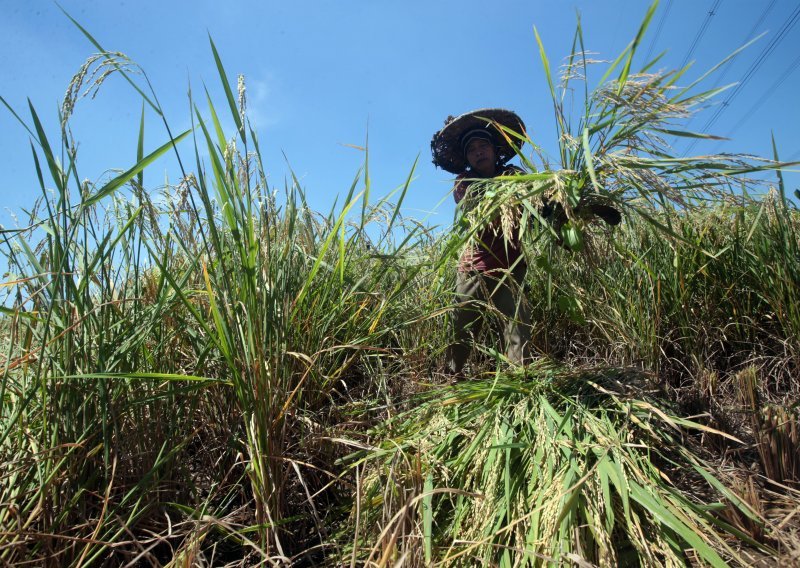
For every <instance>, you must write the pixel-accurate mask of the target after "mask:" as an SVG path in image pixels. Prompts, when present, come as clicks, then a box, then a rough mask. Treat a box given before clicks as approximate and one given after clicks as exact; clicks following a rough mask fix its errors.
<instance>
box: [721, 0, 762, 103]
mask: <svg viewBox="0 0 800 568" xmlns="http://www.w3.org/2000/svg"><path fill="white" fill-rule="evenodd" d="M776 1H777V0H772V2H770V3H769V4H768V5H767V7H766V8H764V10H762V11H761V15H760V16H759V17H758V20H757V21H756V23H755V24H753V27H752V28H750V31H749V32H748V33H747V35H746V36H745V38H744V41H743V42H742V44H745V43H747V42H748V41H750V40H751V39H753V38H754V37H755V35H756V32H757V31H758V30H759V28H760V27H761V24H763V23H764V19H765V18H766V17H767V14H769V13H770V11H771V10H772V8H773V7H774V6H775V2H776ZM731 63H733V59H731V60H730V61H728V62H727V63H726V64H725V65H723V67H722V69H721V72H720V74H719V75H718V76H717V80H716V81H714V84H713V85H712V86H711V88H712V89H716V88H717V87H719V85H720V83H722V80H723V79H724V78H725V75H727V74H728V71H729V70H730V66H731Z"/></svg>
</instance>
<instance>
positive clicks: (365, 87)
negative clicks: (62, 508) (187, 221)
mask: <svg viewBox="0 0 800 568" xmlns="http://www.w3.org/2000/svg"><path fill="white" fill-rule="evenodd" d="M61 5H62V6H63V7H64V9H65V10H67V11H68V12H69V13H70V14H71V15H72V16H73V17H74V18H75V19H76V20H78V21H79V22H80V23H81V24H82V25H83V26H84V27H86V28H87V29H88V30H89V31H90V32H91V33H92V34H93V35H94V36H95V37H96V38H97V39H98V41H100V43H101V44H103V46H104V47H105V48H106V49H108V50H115V51H121V52H123V53H125V54H126V55H128V56H129V57H130V58H131V59H133V60H134V61H135V62H137V63H138V64H139V65H141V66H142V68H144V69H145V71H146V72H147V74H148V76H149V78H150V80H151V81H152V83H153V85H154V87H155V90H156V92H157V94H158V96H159V98H160V100H161V103H162V105H163V107H164V109H165V111H166V116H167V119H168V120H169V122H170V124H171V125H172V127H173V129H174V130H175V131H178V130H181V129H183V128H186V127H188V125H189V120H190V115H189V106H188V98H187V92H188V90H189V87H190V86H191V88H192V91H193V93H194V95H195V97H196V98H197V99H201V95H202V93H203V85H204V84H205V85H206V86H208V88H209V91H210V92H211V96H212V98H213V99H214V101H215V102H216V104H217V105H218V106H219V107H220V109H222V108H224V106H223V105H224V104H225V102H224V98H223V96H222V91H221V89H220V86H219V80H218V77H217V73H216V70H215V67H214V61H213V57H212V55H211V50H210V48H209V43H208V34H211V35H212V36H213V38H214V41H215V42H216V44H217V47H218V49H219V51H220V54H221V56H222V58H223V61H224V63H225V66H226V69H227V72H228V74H229V77H230V78H231V80H232V81H235V77H236V75H237V74H239V73H241V74H244V76H245V78H246V81H247V89H248V91H247V92H248V100H249V107H250V118H251V120H252V121H253V125H254V127H255V129H256V131H257V132H258V135H259V139H260V142H261V147H262V150H263V152H264V158H265V161H266V167H267V169H268V171H269V174H270V181H271V183H272V184H273V185H274V186H276V187H282V186H283V183H284V179H285V178H286V176H287V173H288V168H287V166H286V163H285V162H284V157H283V154H285V155H286V157H287V158H288V161H289V163H290V164H291V166H292V168H293V169H294V171H295V172H296V174H297V175H298V177H299V178H300V179H301V182H302V184H303V186H304V188H305V189H306V191H307V194H308V197H309V202H310V204H311V206H312V207H313V208H315V209H318V210H326V209H327V208H328V207H329V206H330V205H331V203H332V202H333V200H334V198H335V196H336V195H337V194H342V195H344V194H345V193H346V192H347V190H348V188H349V186H350V184H351V182H352V179H353V177H354V175H355V173H356V171H357V170H358V168H359V166H360V165H361V164H362V163H363V159H364V155H363V153H362V152H360V151H358V150H356V149H353V148H351V147H350V146H348V145H358V146H363V145H364V143H365V139H366V137H367V133H369V148H370V173H371V177H372V185H373V194H374V195H377V196H380V195H384V194H386V193H388V192H389V191H391V190H392V189H393V188H395V187H397V186H398V185H400V184H401V183H402V182H403V181H404V180H405V178H406V177H407V175H408V173H409V171H410V169H411V166H412V164H413V162H414V160H415V158H416V157H417V156H419V166H418V168H417V171H416V179H415V180H414V182H413V184H412V186H411V190H410V192H409V196H408V199H407V203H406V207H405V211H406V213H408V214H410V215H412V216H415V217H418V218H423V217H427V218H428V222H429V223H431V224H444V225H446V224H447V223H449V222H450V220H451V218H452V210H453V206H452V203H451V200H450V199H449V198H448V197H447V193H448V191H449V189H450V186H451V180H452V176H451V175H450V174H448V173H446V172H444V171H442V170H437V169H436V168H434V167H433V165H432V164H431V160H430V149H429V144H430V139H431V136H432V134H433V133H434V132H435V131H436V130H437V129H438V128H439V127H440V126H441V125H442V123H443V121H444V119H445V117H446V116H447V115H449V114H454V115H457V114H460V113H463V112H466V111H468V110H471V109H473V108H481V107H495V106H496V107H505V108H511V109H514V110H516V111H517V112H518V113H519V114H520V115H521V116H522V118H523V119H524V120H525V122H526V124H527V125H528V130H529V134H531V135H532V136H533V138H534V139H535V140H536V141H537V142H538V143H539V144H541V145H542V147H543V148H544V149H545V150H549V151H551V152H553V151H554V150H555V148H556V140H555V129H554V121H553V115H552V110H551V108H552V107H551V102H550V97H549V93H548V89H547V87H546V84H545V81H544V74H543V71H542V66H541V63H540V61H539V57H538V51H537V47H536V43H535V39H534V35H533V26H534V25H535V26H537V28H538V29H539V32H540V34H541V36H542V39H543V41H544V44H545V47H546V49H547V52H548V55H549V57H550V60H551V63H552V65H553V67H554V68H555V67H557V66H558V65H560V63H561V61H562V59H563V58H564V57H565V56H567V55H568V53H569V50H570V44H571V38H572V33H573V31H574V28H575V21H576V17H575V14H576V11H579V12H580V13H581V17H582V21H583V26H584V31H585V39H586V46H587V48H588V49H589V50H591V51H593V52H595V53H597V57H599V58H604V59H613V58H614V57H615V56H616V55H617V54H618V53H619V52H620V50H622V49H623V48H624V46H625V45H626V44H627V43H628V41H629V40H630V39H632V38H633V36H634V34H635V32H636V29H637V27H638V25H639V23H640V22H641V20H642V17H643V15H644V13H645V11H646V9H647V7H648V5H649V3H648V2H644V1H639V0H603V1H600V0H585V1H574V2H573V1H566V0H565V1H555V0H551V1H533V0H529V1H502V0H499V1H496V2H492V3H490V2H486V1H483V2H478V1H474V0H458V1H451V0H427V1H419V0H405V1H403V2H389V1H381V0H359V1H356V0H313V1H312V0H294V1H292V2H275V1H272V0H265V1H262V2H254V1H253V2H244V1H233V0H231V1H228V2H210V1H208V0H194V1H192V2H188V1H168V0H161V1H153V0H138V1H132V0H125V1H110V0H102V1H101V0H63V1H62V3H61ZM712 8H714V15H713V16H712V17H710V18H707V16H708V13H709V11H711V10H712ZM767 8H769V10H768V11H766V10H767ZM796 8H797V2H796V0H776V1H775V2H770V1H768V0H758V1H754V0H749V1H745V0H695V1H688V0H673V1H672V2H670V1H668V0H662V2H661V5H660V7H659V11H658V13H657V14H656V16H655V18H654V20H653V23H652V25H651V28H650V30H649V32H648V35H647V36H646V37H645V39H644V41H643V44H642V48H641V50H640V54H641V56H644V55H646V54H647V53H648V51H650V50H651V48H652V53H657V52H659V51H661V50H668V53H667V55H666V57H665V58H664V59H663V60H662V63H661V65H660V66H661V67H664V68H673V67H676V66H678V65H679V64H680V63H681V62H682V61H683V60H684V59H685V58H686V56H687V55H688V53H689V48H690V45H691V44H692V43H693V41H694V40H695V38H698V31H699V30H700V29H701V28H702V27H703V26H704V24H706V25H705V32H704V33H703V34H702V36H701V37H699V38H698V42H697V45H696V47H695V49H694V51H693V52H692V55H691V59H694V60H696V64H695V66H694V67H693V69H692V70H691V71H690V72H689V73H688V74H687V82H688V80H690V79H692V78H695V77H696V76H698V75H699V74H700V72H702V71H705V70H706V69H708V68H709V67H710V66H712V65H713V64H714V63H716V62H718V61H719V60H721V59H722V58H723V57H724V56H725V55H727V54H728V53H730V52H731V51H733V50H734V49H735V48H736V47H738V46H739V45H741V44H742V43H744V41H745V39H746V38H747V36H748V34H749V33H750V32H751V30H752V29H753V28H754V25H755V24H756V23H757V21H758V20H759V18H760V17H761V16H762V14H765V11H766V15H765V17H764V20H763V22H762V23H761V24H759V26H758V29H757V31H758V32H761V31H766V32H767V36H766V37H765V38H764V39H762V40H761V41H759V42H758V43H757V44H756V45H754V46H752V47H751V48H750V49H748V50H747V51H746V52H745V53H744V54H742V55H741V56H740V57H739V58H737V60H736V61H734V62H733V63H732V64H731V66H730V67H729V69H727V70H726V75H725V80H724V83H728V82H734V81H737V80H740V79H742V78H743V77H744V76H745V74H746V72H747V70H748V69H749V68H750V67H751V66H752V65H753V63H754V62H755V61H756V60H757V58H758V57H759V55H760V54H761V53H762V50H763V49H764V48H765V47H767V45H768V44H769V42H770V41H771V40H772V39H773V38H774V37H776V35H777V33H778V30H779V29H780V28H781V26H783V25H784V24H785V23H786V22H787V20H788V19H789V17H790V15H791V13H792V12H793V10H795V9H796ZM667 9H668V10H667ZM0 13H2V14H3V17H2V19H0V95H2V96H3V97H4V98H5V99H6V100H7V101H8V102H9V103H10V104H11V105H12V106H13V107H14V108H15V109H16V110H17V111H18V112H19V113H20V114H22V115H23V116H24V117H27V116H28V113H27V103H26V98H28V97H29V98H30V99H31V101H32V102H33V104H34V105H35V107H36V109H37V111H38V113H39V115H40V116H41V117H42V119H43V121H44V123H45V127H46V129H47V131H48V133H49V134H50V136H51V137H53V138H56V137H57V136H58V122H57V108H58V107H59V105H60V103H61V100H62V98H63V95H64V93H65V91H66V88H67V85H68V84H69V82H70V79H71V78H72V76H73V74H74V73H75V72H76V71H77V70H78V68H79V67H80V66H81V64H82V63H83V62H84V60H85V59H86V58H87V57H88V56H90V55H91V54H92V53H94V51H95V50H94V48H93V47H92V45H91V44H90V43H89V42H88V41H87V40H86V38H85V37H84V36H83V35H82V34H81V33H80V31H79V30H78V29H77V28H76V27H75V26H74V25H73V24H72V23H71V22H69V20H68V19H67V18H66V17H65V16H64V15H63V14H62V12H61V11H60V10H59V8H58V6H57V5H56V4H55V3H52V2H49V1H39V0H25V1H23V0H0ZM665 13H666V16H664V14H665ZM659 28H660V31H658V30H659ZM657 31H658V34H657V37H656V33H657ZM798 45H800V25H797V26H794V27H792V28H790V29H789V30H788V33H787V34H786V36H785V38H784V39H783V40H782V42H781V43H780V44H778V45H777V46H776V47H775V49H774V51H772V53H771V54H770V55H769V56H768V57H766V58H765V59H764V61H763V64H762V65H760V66H759V67H758V70H757V72H756V73H755V75H753V77H752V78H751V79H750V80H749V81H748V83H747V84H746V85H745V86H744V88H742V90H741V92H740V93H739V94H738V95H737V97H736V98H735V99H734V100H732V101H731V104H730V105H729V106H727V107H726V108H725V109H724V111H723V112H722V114H721V115H720V117H719V119H718V120H717V121H716V122H715V124H714V126H713V129H712V132H713V133H715V134H720V135H726V134H728V132H730V131H731V129H733V128H734V126H737V125H738V127H737V129H736V131H735V132H734V133H733V137H734V139H733V140H732V141H730V142H725V143H724V144H722V145H718V144H717V143H704V144H701V145H698V146H697V147H696V148H695V149H694V151H695V152H696V153H701V152H709V151H713V150H717V151H730V152H748V153H755V154H760V155H771V147H770V132H771V131H774V133H775V138H776V141H777V143H778V147H779V149H780V151H781V154H782V157H784V158H785V159H795V160H798V159H800V137H799V136H798V135H797V132H798V127H800V107H799V105H798V104H797V93H798V92H800V69H798V65H796V64H794V62H795V61H796V60H795V58H796V57H797V56H798V48H797V46H798ZM641 60H642V59H641V58H640V59H639V61H641ZM789 70H791V71H792V72H791V73H790V74H787V71H789ZM600 75H601V72H600V70H599V69H598V70H597V71H596V72H595V77H594V80H597V78H599V76H600ZM590 79H591V78H590ZM711 83H713V80H712V81H711ZM778 83H780V84H779V85H778V87H777V88H775V89H772V90H770V87H772V86H774V85H776V84H778ZM765 97H766V98H765ZM724 98H725V95H722V97H721V98H720V102H722V101H723V100H724ZM754 106H756V109H755V111H754V112H753V113H752V114H746V113H747V111H748V110H749V109H751V108H752V107H754ZM200 107H201V111H202V112H205V104H201V105H200ZM140 109H141V101H140V100H139V98H138V96H137V95H136V94H135V93H134V92H133V91H132V89H131V88H130V87H129V86H128V85H127V84H126V83H125V82H124V80H122V79H121V77H118V76H114V77H111V78H110V79H109V81H107V82H106V83H105V84H104V85H103V86H102V88H101V89H100V92H99V93H98V95H97V97H96V98H95V99H94V100H88V99H87V100H82V101H80V102H79V103H78V106H77V108H76V111H75V114H74V118H73V123H72V124H73V132H74V135H75V138H76V140H78V141H79V142H80V148H79V158H78V164H79V169H80V172H79V173H80V176H81V178H85V179H90V180H93V181H99V180H102V179H104V177H107V176H108V175H109V173H108V172H109V171H110V170H113V169H126V168H128V167H129V166H131V165H132V164H133V162H134V159H135V155H136V141H137V131H138V120H139V113H140ZM714 110H715V109H714V108H712V109H710V110H707V111H704V113H703V114H701V115H700V116H699V117H698V118H695V119H694V120H693V122H692V124H691V128H692V129H700V128H701V127H702V126H703V125H704V124H706V123H707V119H708V117H709V116H711V114H712V113H713V112H714ZM743 117H747V118H746V120H745V121H744V122H742V123H741V124H739V123H740V121H741V120H742V119H743ZM0 133H2V134H1V135H0V156H2V157H3V175H2V176H0V204H2V206H3V210H2V211H0V224H3V225H5V226H7V227H8V226H11V225H13V221H12V220H11V218H10V215H9V212H8V211H9V210H11V211H19V210H20V209H21V208H25V207H30V206H31V204H32V203H33V201H34V199H36V197H37V196H38V195H39V189H38V183H37V181H36V177H35V173H34V169H33V161H32V158H31V152H30V148H29V143H28V136H27V134H26V132H25V131H24V129H23V128H22V127H21V126H20V125H19V124H18V123H16V122H15V120H14V119H13V117H12V116H11V115H10V113H9V112H7V111H6V110H5V109H4V108H0ZM165 141H166V133H165V132H164V129H163V126H161V125H160V123H159V122H158V121H157V120H156V117H155V116H154V114H153V113H152V112H148V115H147V126H146V148H147V149H154V148H155V147H157V146H158V145H160V144H162V143H163V142H165ZM684 146H685V143H683V142H680V143H678V144H677V146H676V147H677V148H678V149H681V148H682V147H684ZM184 155H185V156H191V151H190V148H189V146H187V145H185V146H184ZM178 178H179V172H178V171H177V169H176V168H175V166H174V163H173V162H172V161H170V160H165V161H163V162H160V163H159V164H158V165H157V166H156V167H154V168H151V169H150V170H148V173H147V177H146V179H145V185H146V186H148V187H151V188H157V187H158V186H161V185H163V184H164V183H165V180H169V181H171V182H175V181H177V180H178ZM787 181H788V185H789V189H790V190H793V189H795V188H796V187H798V186H800V179H799V178H798V174H789V175H787ZM440 203H441V204H440Z"/></svg>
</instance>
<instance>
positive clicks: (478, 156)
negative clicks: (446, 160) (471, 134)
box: [466, 138, 497, 177]
mask: <svg viewBox="0 0 800 568" xmlns="http://www.w3.org/2000/svg"><path fill="white" fill-rule="evenodd" d="M466 156H467V162H469V165H470V167H471V168H472V170H473V171H474V172H476V173H477V174H478V175H479V176H481V177H491V176H493V175H494V174H495V166H496V165H497V152H496V151H495V149H494V145H493V144H492V143H491V142H489V141H487V140H483V139H481V138H476V139H475V140H471V141H470V143H469V144H467V152H466Z"/></svg>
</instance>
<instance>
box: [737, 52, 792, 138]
mask: <svg viewBox="0 0 800 568" xmlns="http://www.w3.org/2000/svg"><path fill="white" fill-rule="evenodd" d="M798 67H800V55H798V56H797V58H796V59H795V60H794V61H792V63H791V64H790V65H789V67H787V68H786V71H784V72H783V73H782V74H781V76H780V77H779V78H778V80H777V81H775V82H774V83H773V84H772V85H771V86H770V87H769V88H768V89H767V90H766V91H764V94H763V95H761V98H759V99H758V101H756V103H755V104H754V105H753V106H751V107H750V108H749V109H748V110H747V112H745V113H744V114H743V115H742V118H740V119H739V122H737V123H736V124H735V125H734V127H733V128H732V129H731V130H730V132H728V134H727V135H726V138H730V137H731V136H732V135H733V133H734V132H736V131H737V130H738V129H739V127H740V126H742V125H743V124H744V123H745V122H747V120H748V119H749V118H750V117H751V116H753V114H755V112H756V111H757V110H758V109H759V108H761V105H763V104H764V103H765V102H766V101H767V99H769V98H770V97H771V96H772V95H773V94H775V91H777V90H778V87H780V86H781V85H783V83H784V82H785V81H786V79H788V78H789V76H790V75H791V74H792V73H794V71H795V69H797V68H798Z"/></svg>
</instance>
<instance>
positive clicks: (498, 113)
mask: <svg viewBox="0 0 800 568" xmlns="http://www.w3.org/2000/svg"><path fill="white" fill-rule="evenodd" d="M498 124H499V125H500V126H505V127H506V128H508V129H510V130H513V131H514V132H517V133H519V134H524V133H525V123H524V122H522V119H521V118H520V117H519V116H517V114H516V113H514V112H512V111H510V110H505V109H502V108H482V109H478V110H473V111H472V112H468V113H466V114H462V115H461V116H457V117H455V118H453V117H452V116H448V117H447V120H446V121H445V123H444V127H443V128H442V129H441V130H440V131H439V132H437V133H436V134H434V135H433V140H431V152H432V153H433V163H434V164H436V165H437V166H438V167H440V168H442V169H443V170H446V171H448V172H450V173H451V174H460V173H462V172H464V171H466V169H467V168H468V166H469V164H467V159H466V158H465V157H464V151H463V150H462V148H461V137H462V136H463V135H464V134H465V133H467V132H469V131H471V130H474V129H476V128H485V129H487V130H488V131H489V132H490V133H491V134H492V138H493V139H494V142H495V146H496V147H497V159H498V161H499V163H500V164H505V163H506V162H508V161H509V160H510V159H511V158H513V157H514V156H515V155H516V153H515V152H514V149H513V148H512V147H511V144H509V143H508V141H507V140H506V138H505V136H504V135H503V134H501V133H500V130H499V128H498V127H497V125H498ZM517 143H518V141H516V140H515V141H514V144H517ZM522 144H523V142H522V141H519V146H522Z"/></svg>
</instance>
